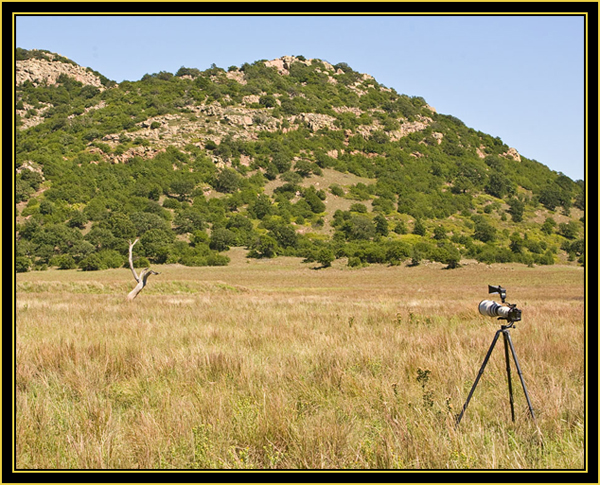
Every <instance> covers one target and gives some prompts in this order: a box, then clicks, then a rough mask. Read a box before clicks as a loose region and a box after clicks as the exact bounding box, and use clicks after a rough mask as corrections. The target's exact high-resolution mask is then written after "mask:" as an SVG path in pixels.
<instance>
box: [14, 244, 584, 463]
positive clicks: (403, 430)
mask: <svg viewBox="0 0 600 485" xmlns="http://www.w3.org/2000/svg"><path fill="white" fill-rule="evenodd" d="M159 271H161V275H159V276H157V277H156V278H155V279H154V280H152V281H150V282H149V284H148V286H147V287H146V289H145V290H144V291H143V292H142V293H141V294H140V296H139V297H138V298H137V299H136V300H135V301H134V302H133V303H128V302H126V300H125V296H126V294H127V292H128V291H129V290H130V289H131V287H132V285H133V280H132V279H131V276H130V274H129V271H128V270H126V269H120V270H109V271H103V272H95V273H83V272H77V271H62V272H61V271H48V272H42V273H27V274H19V275H17V298H16V363H17V368H16V382H15V386H16V457H17V459H16V464H17V468H23V469H27V468H49V469H62V468H68V469H89V468H96V469H100V468H102V469H105V468H107V469H116V468H121V469H138V468H140V469H158V468H167V469H168V468H176V469H197V468H198V469H214V468H220V469H247V468H258V469H342V468H356V469H417V468H422V469H457V468H471V469H472V468H483V469H504V468H517V469H580V468H583V467H584V431H585V429H584V428H585V420H584V409H585V408H584V385H585V382H584V375H585V374H584V368H585V358H584V355H585V348H584V336H585V327H584V284H583V283H584V282H583V277H584V273H583V270H582V269H581V268H576V267H566V266H556V267H541V268H533V269H532V268H526V267H523V266H516V265H515V266H512V265H511V266H493V267H488V266H485V265H469V266H465V267H463V268H459V269H457V270H451V271H449V270H442V269H441V266H439V265H433V266H420V267H415V268H405V267H381V266H372V267H368V268H363V269H360V270H351V269H348V268H346V267H343V266H341V265H339V266H335V265H334V267H333V268H329V269H326V270H318V271H316V270H313V269H311V268H310V267H309V266H307V265H303V264H301V263H300V262H299V260H297V259H291V258H287V259H286V258H280V259H277V260H274V261H255V260H252V261H247V260H245V259H244V258H243V254H242V253H241V252H236V251H234V252H233V253H232V263H231V265H230V266H228V267H222V268H183V267H178V266H164V267H161V268H160V269H159ZM488 284H501V285H502V286H504V287H506V288H508V301H510V302H515V303H518V305H519V308H521V309H522V310H523V321H522V322H519V323H517V324H516V328H515V329H514V330H513V331H512V338H513V342H514V345H515V348H516V351H517V354H518V357H519V360H520V364H521V367H522V369H523V373H524V378H525V381H526V384H527V387H528V390H529V394H530V396H531V399H532V402H533V406H534V409H535V412H536V416H537V425H538V426H539V430H538V428H537V427H536V426H535V424H534V423H533V422H532V420H531V419H529V417H528V415H527V406H526V402H525V399H524V396H523V392H522V389H521V386H520V384H519V381H518V377H517V374H516V371H515V369H514V365H513V387H514V394H515V408H516V414H517V417H516V421H515V422H514V423H512V422H511V419H510V408H509V403H508V389H507V383H506V371H505V364H504V355H503V348H502V345H501V342H500V343H499V344H498V346H497V348H496V350H495V351H494V353H493V354H492V358H491V359H490V363H489V364H488V366H487V368H486V371H485V373H484V375H483V377H482V379H481V381H480V383H479V385H478V387H477V390H476V392H475V395H474V396H473V399H472V401H471V403H470V405H469V408H468V410H467V412H466V414H465V417H464V418H463V421H462V423H461V425H460V427H459V428H458V429H455V427H454V419H455V415H456V414H457V413H458V412H459V411H460V408H461V406H462V404H463V402H464V400H465V399H466V396H467V394H468V391H469V389H470V387H471V385H472V383H473V381H474V378H475V376H476V374H477V371H478V369H479V366H480V365H481V362H482V360H483V357H484V356H485V352H486V351H487V349H488V347H489V345H490V343H491V341H492V338H493V336H494V333H495V332H496V330H497V329H498V328H499V325H498V322H497V321H496V320H494V319H490V318H485V317H482V316H480V315H479V314H478V313H477V304H478V303H479V301H480V300H482V299H487V298H489V297H490V295H487V285H488Z"/></svg>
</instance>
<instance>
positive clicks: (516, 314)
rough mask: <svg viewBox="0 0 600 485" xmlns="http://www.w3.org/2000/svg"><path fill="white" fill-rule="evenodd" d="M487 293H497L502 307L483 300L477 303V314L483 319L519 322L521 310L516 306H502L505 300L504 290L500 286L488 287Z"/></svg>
mask: <svg viewBox="0 0 600 485" xmlns="http://www.w3.org/2000/svg"><path fill="white" fill-rule="evenodd" d="M488 293H498V294H499V295H500V298H501V299H502V303H503V304H502V305H500V304H498V303H496V302H495V301H493V300H483V301H481V302H480V303H479V313H481V314H482V315H483V316H485V317H498V319H500V320H507V321H509V322H511V324H512V323H513V322H518V321H519V320H521V310H519V309H518V308H517V306H516V305H511V304H504V303H505V300H506V289H504V288H502V287H501V286H492V285H488Z"/></svg>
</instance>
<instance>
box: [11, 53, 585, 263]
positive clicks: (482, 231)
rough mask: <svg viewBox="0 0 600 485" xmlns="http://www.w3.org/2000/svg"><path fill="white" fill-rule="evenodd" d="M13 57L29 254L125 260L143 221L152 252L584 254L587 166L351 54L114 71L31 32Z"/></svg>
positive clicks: (36, 258) (532, 258) (564, 257)
mask: <svg viewBox="0 0 600 485" xmlns="http://www.w3.org/2000/svg"><path fill="white" fill-rule="evenodd" d="M16 68H17V72H16V82H17V86H16V94H17V96H16V99H17V105H16V110H17V111H16V113H17V128H18V137H17V167H16V168H17V177H16V178H17V180H16V190H17V202H18V206H17V209H18V213H19V217H18V223H19V225H18V247H17V249H18V251H17V253H18V254H19V257H20V258H22V259H21V261H22V262H23V267H24V268H26V269H29V268H31V267H36V268H39V267H45V266H48V265H56V266H62V267H72V266H79V267H82V268H84V269H94V268H95V269H98V268H100V267H106V265H109V266H110V265H111V264H122V262H123V261H122V260H123V257H124V256H125V254H126V248H127V245H126V240H127V238H132V237H141V238H142V239H141V243H142V244H140V250H141V251H143V254H144V256H145V258H147V260H148V261H149V262H154V263H165V262H180V263H182V264H224V263H226V261H227V257H226V251H227V249H228V248H230V247H233V246H243V247H245V248H247V250H248V254H249V255H250V256H254V257H274V256H276V255H280V254H286V255H297V256H302V257H304V258H305V260H307V261H315V260H317V261H320V262H321V263H322V264H323V265H325V266H327V265H329V264H330V263H331V262H332V261H333V260H335V259H342V260H344V261H347V262H348V264H350V265H352V266H360V265H363V264H369V263H388V264H399V263H400V262H402V261H405V260H408V261H412V263H413V264H418V263H419V262H420V261H421V260H433V261H439V262H443V263H444V264H447V265H449V266H451V267H453V266H456V265H458V264H459V262H460V261H461V260H462V261H464V260H466V259H476V260H479V261H485V262H505V261H520V262H523V263H526V264H551V263H554V262H569V261H576V260H579V261H580V262H583V243H582V239H581V237H582V235H583V226H582V220H583V219H582V218H583V209H584V207H583V200H584V199H583V192H582V183H581V182H579V183H575V182H573V181H572V180H570V179H569V178H568V177H566V176H564V175H562V174H557V173H554V172H552V171H551V170H549V169H548V168H547V167H545V166H543V165H542V164H539V163H538V162H536V161H534V160H529V159H527V158H525V157H521V156H520V155H519V153H518V152H517V150H516V149H515V148H511V147H508V146H506V145H505V144H504V143H503V142H502V140H500V139H499V138H497V137H493V136H491V135H488V134H485V133H481V132H478V131H476V130H474V129H472V128H468V127H466V126H465V125H464V124H463V123H462V122H461V121H460V120H458V119H457V118H455V117H453V116H450V115H441V114H438V113H437V112H436V110H435V109H434V108H433V107H431V106H430V105H428V104H427V102H426V101H425V100H424V99H423V98H420V97H409V96H406V95H403V94H399V93H398V92H397V91H396V90H395V89H392V88H388V87H385V86H383V85H381V84H379V83H378V82H377V81H376V80H375V79H374V78H373V77H372V76H370V75H368V74H363V73H358V72H356V71H354V70H353V69H352V68H351V67H350V66H348V65H347V64H345V63H343V62H342V63H338V64H336V65H332V64H331V63H329V62H327V61H323V60H319V59H305V58H304V57H302V56H284V57H281V58H279V59H275V60H270V61H265V60H262V61H256V62H253V63H252V64H249V63H246V64H244V65H242V66H240V67H237V66H231V67H229V68H228V69H227V70H225V69H222V68H219V67H217V66H215V65H213V66H211V68H210V69H207V70H205V71H200V70H199V69H197V68H187V67H182V68H181V69H180V70H179V71H178V72H177V73H175V74H173V73H168V72H164V71H161V72H158V73H155V74H146V75H145V76H144V77H143V78H142V79H141V80H140V81H135V82H130V81H125V82H122V83H120V84H119V85H117V84H116V83H114V82H112V81H110V80H108V79H106V78H105V77H104V76H102V75H101V74H99V73H96V72H95V71H93V70H91V69H89V68H83V67H81V66H78V65H76V64H75V63H73V62H72V61H70V60H69V59H67V58H64V57H62V56H60V55H57V54H53V53H50V52H47V51H24V50H22V49H19V50H18V53H17V63H16ZM57 234H58V235H57ZM90 260H91V261H92V263H94V264H91V263H90Z"/></svg>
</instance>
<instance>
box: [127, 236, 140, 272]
mask: <svg viewBox="0 0 600 485" xmlns="http://www.w3.org/2000/svg"><path fill="white" fill-rule="evenodd" d="M139 240H140V239H139V238H137V239H136V240H135V241H133V243H132V242H131V241H129V267H130V268H131V272H132V273H133V277H134V278H135V281H137V282H138V283H139V282H140V277H139V276H138V274H137V273H136V272H135V269H134V267H133V246H135V243H137V242H138V241H139Z"/></svg>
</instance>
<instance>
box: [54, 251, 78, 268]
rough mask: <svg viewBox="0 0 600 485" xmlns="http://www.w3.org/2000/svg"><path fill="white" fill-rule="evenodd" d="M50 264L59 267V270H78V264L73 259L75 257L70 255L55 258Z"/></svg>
mask: <svg viewBox="0 0 600 485" xmlns="http://www.w3.org/2000/svg"><path fill="white" fill-rule="evenodd" d="M50 264H51V265H53V266H57V267H58V269H75V268H77V263H76V262H75V260H74V259H73V256H71V255H70V254H61V255H59V256H55V257H54V258H52V260H51V261H50Z"/></svg>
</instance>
